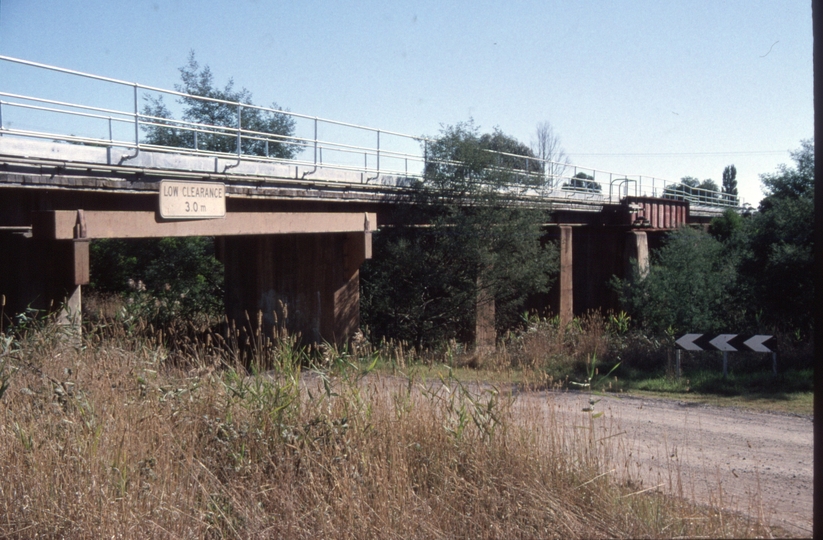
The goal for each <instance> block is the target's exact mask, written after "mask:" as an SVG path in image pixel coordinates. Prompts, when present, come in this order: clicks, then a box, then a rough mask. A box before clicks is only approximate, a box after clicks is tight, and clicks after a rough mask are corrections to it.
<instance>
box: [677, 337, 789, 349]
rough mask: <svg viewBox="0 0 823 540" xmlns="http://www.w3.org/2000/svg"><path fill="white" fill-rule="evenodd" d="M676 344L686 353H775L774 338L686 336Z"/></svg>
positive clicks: (680, 338) (678, 339)
mask: <svg viewBox="0 0 823 540" xmlns="http://www.w3.org/2000/svg"><path fill="white" fill-rule="evenodd" d="M674 342H675V344H676V345H677V346H678V347H679V348H681V349H684V350H686V351H726V352H738V351H754V352H764V353H766V352H773V347H774V346H775V339H774V337H772V336H765V335H760V336H750V335H744V334H684V335H682V336H680V337H679V338H677V339H676V340H675V341H674Z"/></svg>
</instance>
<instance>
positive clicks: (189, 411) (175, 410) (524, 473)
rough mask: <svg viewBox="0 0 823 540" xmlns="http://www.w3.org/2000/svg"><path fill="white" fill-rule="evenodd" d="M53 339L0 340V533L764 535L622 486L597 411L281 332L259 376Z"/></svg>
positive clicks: (145, 342) (228, 354)
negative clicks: (558, 405) (313, 360)
mask: <svg viewBox="0 0 823 540" xmlns="http://www.w3.org/2000/svg"><path fill="white" fill-rule="evenodd" d="M60 332H61V331H60V330H59V329H58V328H56V327H53V326H46V327H44V328H42V329H39V330H36V331H31V332H29V333H27V334H26V335H24V336H22V337H18V338H15V339H12V338H9V337H8V336H6V337H5V339H4V340H3V341H2V342H0V343H2V345H0V347H2V348H1V349H0V362H2V369H3V372H2V373H5V375H4V376H5V377H7V378H8V389H7V390H6V392H5V394H4V395H3V396H2V397H1V398H0V418H1V420H0V536H2V537H9V538H33V537H49V538H57V537H65V538H102V537H106V538H143V537H156V538H502V537H506V538H509V537H512V538H596V537H609V538H611V537H633V538H635V537H673V536H710V537H719V536H730V537H739V536H751V535H753V534H754V535H766V534H768V532H769V531H768V529H766V528H765V527H764V526H763V525H762V524H759V523H753V522H750V521H749V520H745V519H742V518H741V519H730V518H729V517H728V516H725V517H724V516H723V515H722V514H720V513H719V512H717V511H715V510H713V509H711V508H697V507H694V506H691V505H688V504H686V503H685V502H683V501H681V500H679V499H675V498H670V497H666V496H663V495H660V494H657V493H654V492H653V491H648V492H643V491H644V490H638V489H637V488H636V487H633V485H632V484H631V482H630V481H627V480H626V479H624V480H621V481H620V482H618V481H615V480H614V479H613V478H612V477H611V476H610V475H609V474H604V473H607V471H609V470H611V469H613V468H614V466H615V463H614V460H615V459H616V457H615V455H614V453H615V447H614V446H613V445H611V444H610V442H609V441H610V440H612V439H608V438H607V439H603V438H602V437H599V436H595V434H596V433H598V430H597V429H596V422H597V421H598V420H595V419H593V418H592V417H591V416H586V415H584V414H581V419H582V429H567V428H568V426H564V425H561V423H560V422H559V421H558V420H556V419H553V417H549V418H548V419H547V417H546V416H545V415H541V414H531V413H529V411H528V410H525V409H523V408H521V407H517V406H515V405H516V401H515V400H514V398H513V397H511V396H508V395H506V394H505V393H503V392H500V391H498V390H496V389H494V388H491V387H488V388H486V387H480V386H476V387H466V386H464V385H462V384H460V383H458V382H457V381H454V380H445V381H436V382H431V381H414V380H409V379H403V378H393V377H382V378H381V377H377V376H374V375H369V376H364V373H363V369H362V367H361V365H360V364H358V363H356V362H353V361H352V359H351V358H348V359H347V358H344V357H337V358H331V359H330V361H329V362H327V366H326V367H325V368H324V369H307V368H306V367H305V366H303V365H302V362H303V361H304V358H302V357H300V355H299V354H297V353H296V352H295V350H293V349H291V348H290V344H289V342H288V340H287V339H285V338H284V336H273V339H271V340H269V345H266V344H265V343H264V340H263V339H262V338H260V344H261V345H260V347H258V348H254V347H253V349H254V350H255V351H256V352H255V354H256V355H257V356H256V358H257V359H258V360H260V362H261V363H262V362H263V361H264V360H265V361H266V362H268V365H267V367H268V368H270V370H269V371H267V372H266V373H263V372H262V370H257V371H254V370H253V372H252V373H249V372H248V371H247V370H246V369H245V368H243V367H242V366H241V365H239V364H238V363H237V362H236V360H237V358H238V357H237V354H236V351H234V352H233V351H232V349H231V347H230V346H229V345H230V344H227V342H220V343H218V341H219V340H217V339H214V340H204V341H194V342H191V343H189V349H188V350H189V353H188V354H189V357H188V359H187V362H185V363H181V362H180V361H179V359H178V360H177V361H174V362H172V361H170V351H169V350H168V349H167V348H166V347H165V346H164V345H163V344H160V343H158V340H157V339H150V338H146V337H141V336H140V335H139V334H132V335H129V334H128V333H127V332H125V331H124V330H122V326H117V325H113V326H109V327H108V328H97V329H96V330H94V331H93V332H90V333H87V336H86V338H84V341H83V343H82V344H81V345H79V346H76V345H71V344H70V343H72V342H71V341H67V340H66V339H65V338H64V337H61V335H60ZM258 337H259V336H258ZM75 343H76V342H75ZM178 354H179V353H178ZM629 480H630V479H629Z"/></svg>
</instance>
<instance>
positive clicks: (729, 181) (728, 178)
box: [723, 165, 737, 196]
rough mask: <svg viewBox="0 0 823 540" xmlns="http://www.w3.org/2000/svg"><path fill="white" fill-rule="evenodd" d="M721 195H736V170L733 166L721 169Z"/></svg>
mask: <svg viewBox="0 0 823 540" xmlns="http://www.w3.org/2000/svg"><path fill="white" fill-rule="evenodd" d="M723 193H728V194H729V195H735V196H736V195H737V168H736V167H735V166H734V165H729V166H727V167H726V168H725V169H723Z"/></svg>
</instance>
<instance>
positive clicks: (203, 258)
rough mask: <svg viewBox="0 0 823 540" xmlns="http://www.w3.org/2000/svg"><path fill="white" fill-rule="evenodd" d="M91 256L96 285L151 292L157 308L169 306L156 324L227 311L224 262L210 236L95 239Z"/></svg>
mask: <svg viewBox="0 0 823 540" xmlns="http://www.w3.org/2000/svg"><path fill="white" fill-rule="evenodd" d="M90 255H91V277H92V282H91V284H90V286H91V288H92V289H93V290H96V291H99V292H107V293H125V294H133V293H135V292H136V293H139V292H140V291H142V290H145V292H146V293H147V294H148V295H150V297H151V300H152V301H151V304H152V306H154V305H155V304H156V307H162V308H163V309H159V310H157V311H156V312H155V313H154V314H153V315H152V319H153V320H152V322H155V323H168V322H170V319H171V318H173V317H175V316H177V317H185V318H190V317H191V316H193V315H194V314H196V313H207V314H210V315H220V314H222V312H223V265H222V264H221V263H220V262H219V261H218V260H217V259H216V258H215V253H214V242H212V240H211V239H210V238H204V237H188V238H161V239H155V238H146V239H115V238H111V239H101V240H94V241H93V242H92V243H91V253H90ZM139 283H140V284H142V286H140V287H138V286H137V284H139ZM154 300H156V301H157V302H155V301H154Z"/></svg>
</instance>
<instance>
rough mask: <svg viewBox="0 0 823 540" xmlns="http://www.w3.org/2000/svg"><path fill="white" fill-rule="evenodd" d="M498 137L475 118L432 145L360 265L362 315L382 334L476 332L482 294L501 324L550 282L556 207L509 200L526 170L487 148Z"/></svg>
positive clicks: (424, 339)
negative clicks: (390, 222) (515, 170)
mask: <svg viewBox="0 0 823 540" xmlns="http://www.w3.org/2000/svg"><path fill="white" fill-rule="evenodd" d="M496 133H497V135H498V140H499V139H500V137H499V136H500V135H501V134H500V133H499V131H498V130H496ZM494 137H495V133H493V134H490V135H489V138H487V139H484V138H483V136H481V135H480V134H479V130H478V128H477V127H476V126H475V125H474V124H473V123H472V122H471V121H470V122H467V123H461V124H457V125H456V126H450V127H446V128H444V129H443V130H442V131H441V134H440V136H439V137H437V138H436V139H435V140H434V141H432V142H430V143H429V144H428V150H427V163H426V168H425V171H426V173H425V177H424V179H423V182H421V183H420V184H418V185H417V186H416V190H415V191H414V192H413V202H412V204H409V205H406V206H403V207H400V208H398V210H397V211H396V212H395V213H394V215H393V218H394V219H395V221H396V223H397V224H396V225H395V226H394V227H387V228H384V229H382V230H381V231H380V232H379V233H377V234H376V236H375V244H376V246H375V250H374V251H375V254H379V255H376V256H375V258H374V259H372V260H370V261H367V262H366V263H365V264H364V266H363V269H362V272H361V282H362V283H363V295H362V298H363V303H362V313H363V319H364V321H365V322H366V323H367V325H368V326H369V327H370V328H371V330H372V332H373V334H374V335H375V336H376V337H391V338H395V339H403V340H407V341H408V342H411V343H412V344H414V345H415V346H417V347H424V346H431V345H436V344H439V343H442V342H443V341H445V340H448V339H458V340H461V341H467V340H469V339H470V338H471V336H472V334H473V329H474V322H475V313H476V305H477V301H478V298H479V297H486V298H493V299H494V300H495V312H496V323H497V325H498V328H500V329H502V328H507V327H511V325H512V324H513V322H514V321H515V320H516V319H517V316H518V314H519V312H520V309H521V308H522V305H523V303H524V301H525V299H526V297H527V296H528V295H529V294H531V293H536V292H545V291H547V290H548V288H549V287H550V285H551V283H552V280H553V276H554V274H555V273H556V271H557V259H558V257H557V251H556V247H555V246H554V245H553V244H544V243H542V242H541V237H542V232H541V228H540V226H541V224H542V223H544V222H545V220H546V218H547V216H546V215H545V212H544V211H540V210H534V209H530V208H525V207H524V206H523V205H517V204H510V201H508V200H507V199H506V197H507V191H506V189H505V188H506V187H507V186H510V185H511V183H512V182H513V181H516V180H517V178H516V176H514V175H512V173H511V172H510V171H507V170H501V169H499V168H497V167H496V166H494V163H493V155H491V154H490V153H489V152H486V151H485V148H484V146H486V144H487V141H488V140H489V139H494Z"/></svg>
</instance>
